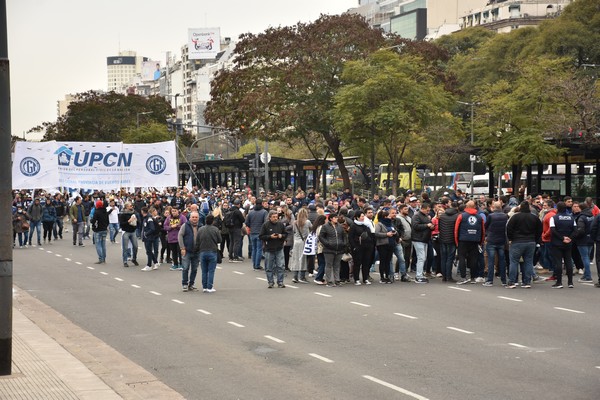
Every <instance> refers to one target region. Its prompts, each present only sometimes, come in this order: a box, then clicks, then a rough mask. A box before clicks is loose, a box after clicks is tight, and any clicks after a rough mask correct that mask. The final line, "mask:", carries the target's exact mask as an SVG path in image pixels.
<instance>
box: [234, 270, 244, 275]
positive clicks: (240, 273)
mask: <svg viewBox="0 0 600 400" xmlns="http://www.w3.org/2000/svg"><path fill="white" fill-rule="evenodd" d="M233 273H234V274H238V275H245V274H244V273H243V272H240V271H233Z"/></svg>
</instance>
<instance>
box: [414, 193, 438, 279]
mask: <svg viewBox="0 0 600 400" xmlns="http://www.w3.org/2000/svg"><path fill="white" fill-rule="evenodd" d="M433 228H434V225H433V223H432V222H431V217H430V216H429V203H423V204H422V205H421V209H420V210H419V211H417V212H415V214H414V215H413V217H412V243H413V247H414V248H415V252H416V254H417V275H416V278H415V282H416V283H428V282H429V280H428V279H427V278H425V277H424V276H423V267H424V266H425V261H426V258H427V246H428V244H429V241H430V240H431V231H432V230H433Z"/></svg>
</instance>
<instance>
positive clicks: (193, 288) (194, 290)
mask: <svg viewBox="0 0 600 400" xmlns="http://www.w3.org/2000/svg"><path fill="white" fill-rule="evenodd" d="M188 289H189V290H190V291H191V292H197V291H198V288H197V287H196V286H194V285H190V286H188Z"/></svg>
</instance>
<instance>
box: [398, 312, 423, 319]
mask: <svg viewBox="0 0 600 400" xmlns="http://www.w3.org/2000/svg"><path fill="white" fill-rule="evenodd" d="M394 315H397V316H399V317H404V318H408V319H418V318H417V317H413V316H412V315H407V314H400V313H398V312H395V313H394Z"/></svg>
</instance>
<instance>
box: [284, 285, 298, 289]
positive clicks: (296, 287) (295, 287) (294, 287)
mask: <svg viewBox="0 0 600 400" xmlns="http://www.w3.org/2000/svg"><path fill="white" fill-rule="evenodd" d="M285 286H286V287H291V288H292V289H298V286H294V285H285Z"/></svg>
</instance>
